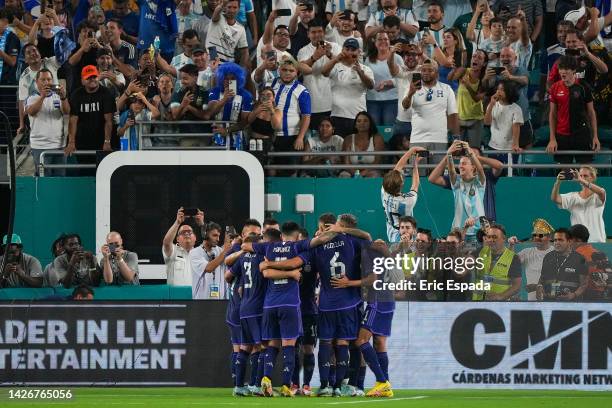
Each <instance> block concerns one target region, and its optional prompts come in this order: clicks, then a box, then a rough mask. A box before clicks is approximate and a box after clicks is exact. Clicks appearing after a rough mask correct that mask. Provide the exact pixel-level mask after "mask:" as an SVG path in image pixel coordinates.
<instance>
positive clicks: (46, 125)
mask: <svg viewBox="0 0 612 408" xmlns="http://www.w3.org/2000/svg"><path fill="white" fill-rule="evenodd" d="M53 82H54V79H53V73H52V72H51V71H50V70H48V69H46V68H41V69H40V70H39V71H38V72H37V73H36V88H37V90H38V92H36V93H35V94H33V95H30V96H28V98H27V99H26V100H25V113H26V114H27V115H28V117H29V118H30V126H31V130H30V146H31V148H32V150H31V153H32V157H33V158H34V166H35V174H36V176H38V166H39V165H40V155H41V154H42V153H43V152H44V151H45V150H57V149H62V148H63V147H64V143H65V142H66V140H65V139H64V115H68V114H69V113H70V104H69V103H68V99H67V98H66V90H65V89H64V87H63V86H61V85H54V84H53ZM49 159H51V160H49V161H48V163H54V164H58V163H65V162H66V159H65V157H64V156H63V155H53V156H50V158H49ZM65 174H66V170H65V169H49V170H48V173H47V172H45V176H64V175H65Z"/></svg>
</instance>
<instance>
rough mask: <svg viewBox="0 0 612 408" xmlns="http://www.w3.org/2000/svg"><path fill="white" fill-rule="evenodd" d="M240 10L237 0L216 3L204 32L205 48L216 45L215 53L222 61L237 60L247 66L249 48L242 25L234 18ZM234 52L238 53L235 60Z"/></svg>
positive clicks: (224, 0)
mask: <svg viewBox="0 0 612 408" xmlns="http://www.w3.org/2000/svg"><path fill="white" fill-rule="evenodd" d="M239 10H240V2H239V1H238V0H223V2H221V3H219V4H218V5H217V8H215V11H214V13H213V15H212V18H211V22H210V24H209V26H208V33H207V34H206V48H207V49H210V47H217V54H218V56H219V59H220V60H221V61H222V62H227V61H230V62H237V63H239V64H240V65H242V66H243V67H248V66H249V49H248V44H247V38H246V31H245V30H244V27H243V26H242V25H241V24H240V23H239V22H238V21H237V20H236V15H237V14H238V11H239ZM236 52H238V53H239V54H240V58H239V61H236V60H235V55H236Z"/></svg>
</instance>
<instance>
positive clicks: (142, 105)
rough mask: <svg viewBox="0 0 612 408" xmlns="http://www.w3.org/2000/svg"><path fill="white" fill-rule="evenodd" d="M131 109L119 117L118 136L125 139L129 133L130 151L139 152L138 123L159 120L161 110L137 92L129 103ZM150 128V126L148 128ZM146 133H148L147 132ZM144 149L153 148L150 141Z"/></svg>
mask: <svg viewBox="0 0 612 408" xmlns="http://www.w3.org/2000/svg"><path fill="white" fill-rule="evenodd" d="M129 105H130V108H129V109H128V110H126V111H124V112H123V113H121V115H120V117H119V128H118V129H117V134H118V135H119V137H124V135H125V134H126V133H128V136H127V138H128V143H129V146H130V148H129V150H139V149H140V145H139V144H138V143H139V134H140V127H139V126H136V123H137V122H147V121H151V120H157V119H158V118H159V109H157V108H156V107H155V105H153V104H152V103H151V102H149V100H148V99H147V97H146V96H144V95H143V94H142V92H137V93H135V94H133V95H132V97H131V98H130V101H129ZM147 127H149V126H147ZM145 133H148V132H146V131H145ZM143 144H144V146H143V147H150V146H152V143H151V140H150V139H145V140H144V141H143Z"/></svg>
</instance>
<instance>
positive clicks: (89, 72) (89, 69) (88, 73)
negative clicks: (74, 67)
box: [81, 65, 100, 79]
mask: <svg viewBox="0 0 612 408" xmlns="http://www.w3.org/2000/svg"><path fill="white" fill-rule="evenodd" d="M99 75H100V74H99V73H98V68H96V67H95V66H93V65H86V66H84V67H83V70H82V71H81V78H82V79H87V78H90V77H92V76H99Z"/></svg>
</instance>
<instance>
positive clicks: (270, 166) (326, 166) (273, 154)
mask: <svg viewBox="0 0 612 408" xmlns="http://www.w3.org/2000/svg"><path fill="white" fill-rule="evenodd" d="M194 123H196V122H194ZM198 123H199V122H198ZM215 123H219V122H215ZM187 135H189V134H187ZM177 136H180V137H185V134H181V135H177ZM200 137H202V135H201V134H200ZM227 142H228V141H227V140H226V144H229V143H227ZM192 149H198V150H202V149H203V147H194V148H186V147H180V146H176V147H149V148H147V149H144V150H192ZM207 150H227V146H209V147H208V149H207ZM403 153H404V152H403V151H375V152H303V151H298V152H269V153H268V157H296V156H297V157H303V156H317V157H330V156H339V157H345V156H383V157H384V156H392V157H393V156H399V155H402V154H403ZM430 153H432V154H440V155H442V154H446V151H445V150H438V151H431V152H430ZM482 153H483V154H507V155H508V164H503V167H504V168H506V169H508V176H509V177H512V175H513V169H571V168H577V167H580V166H581V164H558V163H549V164H542V163H537V164H536V163H520V161H521V155H527V154H538V155H543V154H549V153H547V152H546V151H542V150H526V151H523V152H522V153H513V152H512V151H508V150H484V151H483V152H482ZM59 154H61V155H63V154H64V151H63V150H46V151H44V152H43V153H42V154H41V155H40V165H39V174H40V176H43V175H44V171H45V168H47V169H56V168H66V169H91V168H95V167H96V165H95V164H74V163H65V164H46V163H45V159H46V157H48V156H49V155H59ZM561 154H569V155H572V154H573V155H608V156H611V159H612V150H604V151H599V152H588V151H587V152H585V151H581V150H567V151H563V152H561ZM73 155H80V156H95V155H96V151H95V150H80V151H75V152H74V153H73ZM515 155H518V156H519V159H518V162H517V163H514V162H513V156H515ZM437 165H438V164H437V163H432V164H420V165H419V168H424V169H433V168H435V167H436V166H437ZM588 165H589V166H591V167H594V168H597V169H612V164H610V163H608V164H602V163H595V164H588ZM394 167H395V164H389V163H379V164H268V165H265V166H264V168H266V169H270V170H356V169H360V170H361V169H377V170H390V169H393V168H394Z"/></svg>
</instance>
